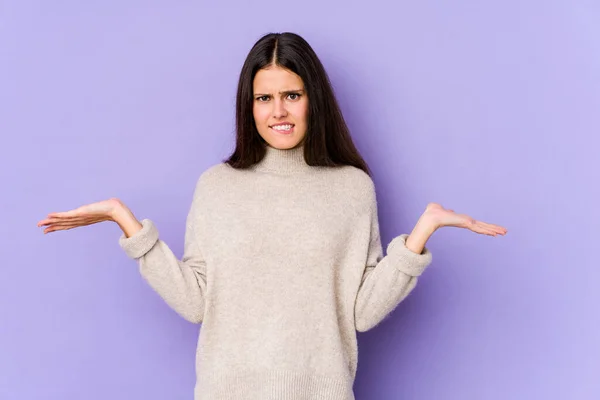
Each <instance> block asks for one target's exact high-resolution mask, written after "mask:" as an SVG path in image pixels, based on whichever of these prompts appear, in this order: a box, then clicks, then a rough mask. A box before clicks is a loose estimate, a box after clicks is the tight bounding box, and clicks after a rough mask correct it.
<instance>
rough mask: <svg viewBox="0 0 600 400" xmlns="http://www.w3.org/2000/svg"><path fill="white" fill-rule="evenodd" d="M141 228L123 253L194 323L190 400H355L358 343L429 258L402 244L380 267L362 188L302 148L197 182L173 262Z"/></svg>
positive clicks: (213, 172)
mask: <svg viewBox="0 0 600 400" xmlns="http://www.w3.org/2000/svg"><path fill="white" fill-rule="evenodd" d="M141 222H142V226H143V228H142V229H141V230H140V231H138V232H136V233H135V234H134V235H133V236H131V237H129V238H127V237H125V235H121V237H120V238H119V244H120V246H121V247H122V248H123V250H124V251H125V252H126V254H127V255H128V256H129V257H131V258H132V259H135V260H137V262H138V264H139V269H140V272H141V274H142V276H143V277H144V279H145V280H146V281H147V282H148V284H149V285H150V286H151V287H152V288H153V289H154V290H155V291H156V292H157V293H158V294H159V295H160V296H161V297H162V298H163V299H164V300H165V302H166V303H167V304H168V305H169V306H170V307H171V308H172V309H173V310H175V311H176V312H177V313H178V314H179V315H181V316H182V317H183V318H185V319H186V320H188V321H191V322H194V323H201V324H202V325H201V327H200V335H199V341H198V346H197V354H196V360H197V367H196V374H197V380H196V387H195V391H194V393H195V397H194V398H195V400H226V399H232V400H234V399H235V400H239V399H247V400H300V399H302V400H312V399H314V400H317V399H328V400H353V399H354V395H353V391H352V387H353V383H354V379H355V376H356V369H357V364H358V348H357V338H356V331H361V332H364V331H367V330H369V329H371V328H373V327H374V326H376V325H377V324H378V323H380V322H381V321H382V320H383V319H384V318H385V317H386V316H388V315H389V313H390V312H391V311H392V310H393V309H394V308H395V307H396V306H397V305H398V303H400V302H401V301H402V300H403V299H404V298H406V296H407V295H408V294H409V293H410V292H411V291H412V290H413V289H414V287H415V285H416V283H417V279H418V277H419V276H420V275H421V274H422V273H423V271H424V270H425V268H426V267H427V266H428V265H429V264H430V263H431V260H432V256H431V253H430V251H429V250H428V249H427V248H425V249H424V250H423V252H422V253H421V254H416V253H414V252H412V251H410V250H409V249H408V248H407V247H406V245H405V243H406V238H407V237H408V235H407V234H401V235H399V236H397V237H395V238H394V239H393V240H392V241H391V242H390V244H389V245H388V247H387V255H385V256H384V254H383V248H382V244H381V239H380V232H379V222H378V215H377V201H376V194H375V187H374V184H373V181H372V180H371V178H370V177H369V176H368V175H367V174H365V173H364V172H363V171H362V170H359V169H357V168H355V167H351V166H342V167H314V166H309V165H307V164H306V163H305V161H304V157H303V149H302V148H301V147H299V148H296V149H292V150H280V149H275V148H272V147H267V154H266V157H265V158H264V159H263V160H262V161H261V162H260V163H258V164H256V165H255V166H253V167H252V168H250V169H246V170H236V169H233V168H231V167H230V166H228V165H227V164H225V163H221V164H217V165H214V166H212V167H210V168H208V169H207V170H206V171H204V172H203V173H202V174H201V175H200V177H199V179H198V182H197V185H196V188H195V191H194V195H193V198H192V201H191V207H190V209H189V212H188V215H187V221H186V230H185V243H184V253H183V256H182V257H181V259H178V258H177V257H176V256H175V255H174V254H173V252H172V251H171V250H170V248H169V247H168V246H167V244H166V243H164V242H163V241H162V240H161V239H160V237H159V233H158V228H157V227H156V226H155V224H154V223H153V222H152V221H151V220H150V219H143V220H142V221H141Z"/></svg>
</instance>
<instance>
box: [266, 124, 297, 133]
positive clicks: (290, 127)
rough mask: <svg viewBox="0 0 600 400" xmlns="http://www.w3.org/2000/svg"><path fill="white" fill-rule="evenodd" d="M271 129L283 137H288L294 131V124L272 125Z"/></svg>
mask: <svg viewBox="0 0 600 400" xmlns="http://www.w3.org/2000/svg"><path fill="white" fill-rule="evenodd" d="M271 129H272V130H274V131H275V132H277V133H280V134H283V135H289V134H290V133H292V132H293V131H294V124H281V125H273V126H271Z"/></svg>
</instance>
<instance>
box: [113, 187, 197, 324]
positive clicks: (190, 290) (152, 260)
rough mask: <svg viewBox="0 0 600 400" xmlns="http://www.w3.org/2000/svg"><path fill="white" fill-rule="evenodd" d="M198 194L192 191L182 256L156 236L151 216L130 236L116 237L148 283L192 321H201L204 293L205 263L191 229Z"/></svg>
mask: <svg viewBox="0 0 600 400" xmlns="http://www.w3.org/2000/svg"><path fill="white" fill-rule="evenodd" d="M197 197H198V196H197V193H195V194H194V200H193V202H192V206H191V209H190V210H189V212H188V215H187V219H186V229H185V238H184V251H183V256H182V258H181V259H178V258H177V257H176V256H175V255H174V254H173V252H172V251H171V249H170V248H169V246H168V245H167V244H166V243H165V242H163V241H162V240H161V239H160V238H159V234H158V229H157V227H156V226H155V224H154V223H153V221H151V220H150V219H144V220H142V221H141V223H142V229H141V230H139V231H138V232H136V233H135V234H134V235H132V236H131V237H126V236H125V235H124V234H122V235H121V236H120V238H119V245H120V246H121V248H122V249H123V250H124V251H125V253H126V254H127V256H129V257H130V258H132V259H135V260H136V261H137V263H138V265H139V270H140V273H141V275H142V277H143V278H144V279H145V280H146V281H147V282H148V284H149V285H150V286H151V287H152V288H153V289H154V290H155V291H156V292H157V293H158V294H159V295H160V297H161V298H162V299H163V300H164V301H165V302H166V303H167V304H168V305H169V306H170V307H171V308H172V309H173V310H175V311H176V312H177V313H178V314H179V315H180V316H182V317H183V318H185V319H186V320H187V321H190V322H192V323H201V322H202V319H203V317H204V304H205V303H204V296H205V293H206V263H205V261H204V259H203V257H202V253H201V252H200V245H199V243H198V241H197V238H196V236H195V232H194V220H195V218H194V214H195V212H196V207H197V204H196V202H197Z"/></svg>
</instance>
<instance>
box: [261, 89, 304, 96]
mask: <svg viewBox="0 0 600 400" xmlns="http://www.w3.org/2000/svg"><path fill="white" fill-rule="evenodd" d="M290 93H304V90H303V89H292V90H283V91H281V92H279V94H290ZM254 95H255V96H270V95H271V93H268V94H267V93H254Z"/></svg>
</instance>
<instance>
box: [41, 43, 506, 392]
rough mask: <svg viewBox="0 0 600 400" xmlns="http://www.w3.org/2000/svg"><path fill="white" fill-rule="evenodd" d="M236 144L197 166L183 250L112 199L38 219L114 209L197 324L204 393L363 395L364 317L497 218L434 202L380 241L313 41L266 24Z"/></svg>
mask: <svg viewBox="0 0 600 400" xmlns="http://www.w3.org/2000/svg"><path fill="white" fill-rule="evenodd" d="M236 123H237V138H236V147H235V150H234V152H233V154H231V156H230V157H229V158H228V159H227V160H225V161H224V162H223V163H220V164H217V165H214V166H212V167H210V168H209V169H207V170H206V171H204V172H203V173H202V174H201V176H200V177H199V179H198V182H197V185H196V188H195V191H194V195H193V198H192V201H191V207H190V209H189V212H188V216H187V223H186V231H185V247H184V254H183V257H182V258H181V259H177V258H176V257H175V255H174V254H173V253H172V252H171V250H170V249H169V247H168V246H167V244H166V243H164V242H163V241H162V240H161V239H160V238H159V233H158V229H157V227H156V226H155V225H154V223H153V222H152V221H151V220H150V219H143V220H142V221H141V222H140V221H138V220H137V219H136V217H135V216H134V214H133V212H132V211H131V210H130V209H128V208H127V206H126V205H125V204H123V203H122V202H121V201H119V200H118V199H115V198H112V199H108V200H105V201H101V202H98V203H94V204H89V205H84V206H82V207H79V208H77V209H74V210H71V211H67V212H58V213H51V214H49V215H48V217H47V218H46V219H44V220H42V221H40V222H39V223H38V226H44V227H45V229H44V233H48V232H55V231H59V230H66V229H72V228H75V227H79V226H85V225H90V224H93V223H97V222H101V221H114V222H116V223H117V224H118V225H119V226H120V228H121V229H122V230H123V234H122V235H121V237H120V238H119V244H120V245H121V246H122V248H123V249H124V252H125V253H126V254H127V255H128V256H129V257H131V258H132V259H135V260H137V262H138V264H139V268H140V272H141V274H142V276H143V277H144V278H145V279H146V280H147V282H148V283H149V284H150V285H151V286H152V288H153V289H154V290H156V292H157V293H158V294H159V295H160V296H161V297H162V298H163V299H164V300H165V301H166V303H167V304H168V305H169V306H170V307H172V308H173V309H174V310H175V311H176V312H177V313H179V314H180V315H181V316H182V317H183V318H185V319H187V320H188V321H192V322H195V323H202V327H201V329H200V335H199V340H198V347H197V384H196V388H195V398H196V399H197V400H199V399H202V400H222V399H235V400H239V399H252V400H253V399H256V400H259V399H260V400H270V399H272V400H292V399H331V400H350V399H354V395H353V392H352V387H353V382H354V378H355V374H356V368H357V362H358V360H357V354H358V349H357V340H356V331H366V330H368V329H371V328H372V327H374V326H375V325H377V324H378V323H379V322H381V321H382V320H383V319H384V318H385V317H386V316H387V315H388V314H389V313H390V312H391V311H392V310H393V309H394V308H395V307H396V306H397V305H398V303H399V302H400V301H402V300H403V299H404V298H405V297H406V296H407V295H408V294H409V293H410V292H411V291H412V290H413V289H414V287H415V285H416V283H417V279H418V277H419V275H421V274H422V273H423V271H424V270H425V268H426V267H427V266H428V265H429V264H430V263H431V260H432V255H431V253H430V252H429V250H428V249H427V248H426V247H425V243H426V242H427V240H428V238H429V237H430V236H431V235H432V234H433V233H434V232H435V231H436V230H437V229H439V228H441V227H444V226H453V227H459V228H466V229H470V230H471V231H473V232H476V233H479V234H486V235H492V236H496V235H498V234H501V235H504V234H505V233H506V229H504V228H503V227H500V226H497V225H493V224H488V223H485V222H481V221H476V220H474V219H473V218H470V217H469V216H467V215H464V214H456V213H454V212H453V211H452V210H447V209H445V208H443V207H442V206H441V205H439V204H435V203H430V204H428V205H427V206H426V208H425V210H424V212H423V214H422V215H421V216H420V218H419V219H418V222H417V224H416V226H415V227H414V229H413V230H412V232H411V233H410V234H402V235H399V236H397V237H395V238H394V239H393V240H392V241H391V242H390V243H389V244H388V246H387V255H386V256H384V255H383V247H382V244H381V240H380V236H379V233H380V232H379V223H378V218H377V201H376V195H375V187H374V184H373V181H372V179H371V177H370V175H369V170H368V168H367V165H366V163H365V161H364V160H363V159H362V158H361V156H360V155H359V153H358V151H357V150H356V148H355V146H354V144H353V142H352V140H351V137H350V134H349V132H348V128H347V126H346V124H345V122H344V119H343V117H342V113H341V111H340V109H339V107H338V103H337V101H336V99H335V97H334V93H333V90H332V88H331V85H330V82H329V79H328V77H327V74H326V72H325V70H324V68H323V66H322V64H321V62H320V61H319V59H318V58H317V56H316V54H315V53H314V51H313V49H312V48H311V47H310V46H309V44H308V43H307V42H306V41H305V40H304V39H303V38H301V37H300V36H298V35H296V34H292V33H283V34H268V35H266V36H264V37H262V38H261V39H260V40H259V41H258V42H256V43H255V45H254V46H253V47H252V49H251V50H250V53H249V54H248V57H247V59H246V61H245V63H244V65H243V67H242V71H241V74H240V78H239V85H238V92H237V101H236Z"/></svg>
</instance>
